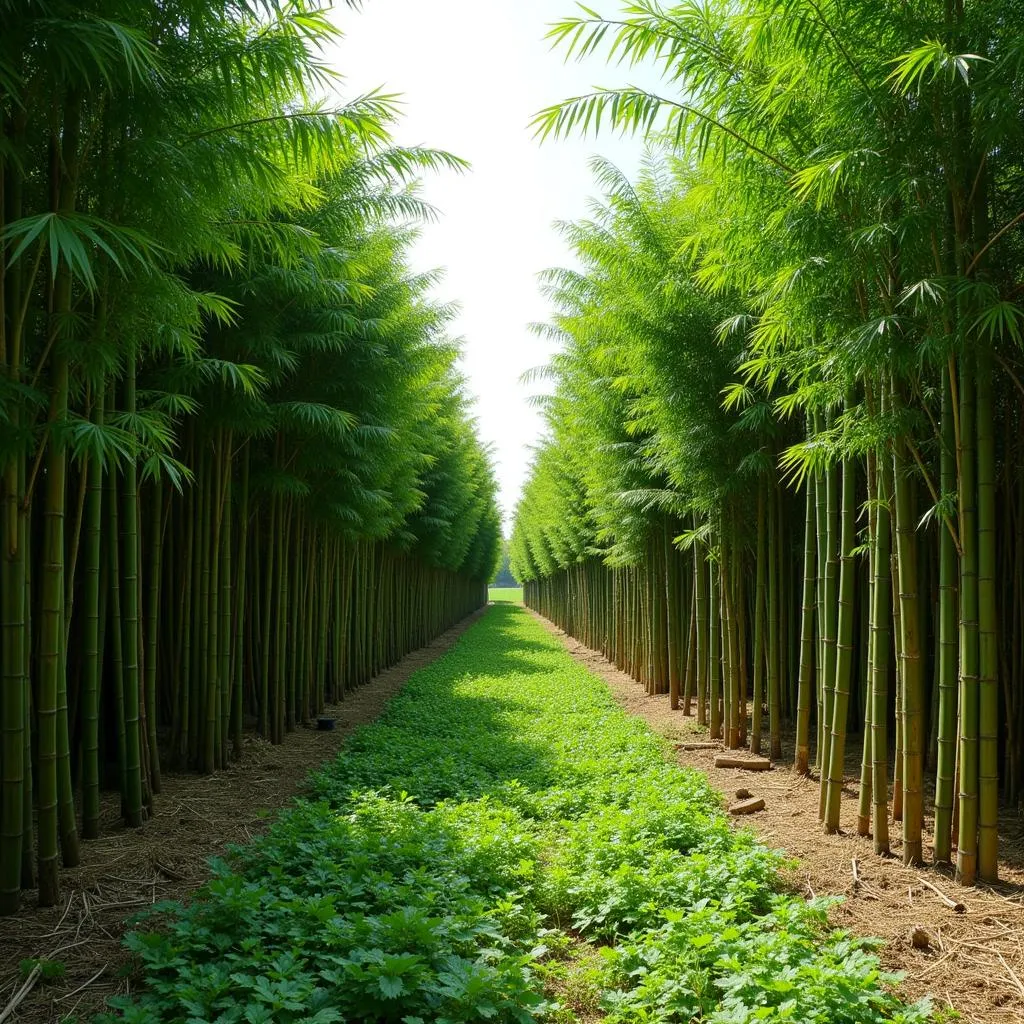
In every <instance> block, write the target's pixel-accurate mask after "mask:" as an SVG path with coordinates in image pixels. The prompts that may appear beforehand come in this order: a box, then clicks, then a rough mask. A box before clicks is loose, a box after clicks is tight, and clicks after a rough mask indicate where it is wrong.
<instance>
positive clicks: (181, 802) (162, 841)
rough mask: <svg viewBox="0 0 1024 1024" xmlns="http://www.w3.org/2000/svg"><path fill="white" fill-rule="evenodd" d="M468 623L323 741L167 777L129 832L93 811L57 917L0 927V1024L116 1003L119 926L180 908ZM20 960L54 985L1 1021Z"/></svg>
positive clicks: (121, 980)
mask: <svg viewBox="0 0 1024 1024" xmlns="http://www.w3.org/2000/svg"><path fill="white" fill-rule="evenodd" d="M479 614H481V613H477V615H474V616H471V617H470V618H468V619H466V620H464V621H463V622H461V623H460V624H459V625H457V626H455V627H453V628H452V629H450V630H449V631H448V632H447V633H444V634H443V635H442V636H440V637H438V638H437V639H436V640H434V641H433V643H431V644H429V645H428V646H427V647H423V648H421V649H420V650H418V651H414V652H413V653H412V654H410V655H408V656H407V657H405V658H404V659H403V660H402V661H401V662H399V663H398V664H397V665H395V666H394V667H393V668H390V669H388V670H387V671H385V672H382V673H381V674H380V675H378V676H377V677H376V678H375V679H373V680H372V681H371V682H370V683H368V684H367V685H365V686H363V687H360V688H359V689H358V690H355V691H354V692H352V693H350V694H349V695H348V696H347V697H346V699H345V701H344V702H343V703H341V704H335V705H332V706H330V707H329V708H327V709H326V710H325V712H324V713H325V714H326V715H330V716H333V717H335V718H336V719H337V724H336V726H335V728H334V730H333V731H330V732H318V731H317V730H316V729H312V728H303V729H299V730H297V731H296V732H294V733H291V734H290V735H288V736H286V737H285V741H284V743H283V744H281V745H280V746H276V747H275V746H271V745H270V744H269V743H267V742H265V741H264V740H261V739H258V738H256V737H250V738H248V739H247V740H246V744H245V750H244V753H243V755H242V757H241V758H239V759H238V760H237V761H235V762H233V763H232V764H231V766H230V767H229V768H227V769H225V770H224V771H221V772H217V773H216V774H215V775H206V776H199V775H187V774H167V775H165V776H164V779H163V789H162V792H161V793H160V795H159V796H158V797H157V799H156V810H155V813H154V815H153V816H152V817H151V818H150V819H149V820H148V821H147V822H146V823H145V825H144V826H143V827H142V828H141V829H138V830H136V831H129V830H127V829H126V828H124V826H123V825H122V824H121V823H120V815H119V804H118V800H117V798H116V796H114V795H108V797H107V799H105V801H104V805H103V830H102V838H100V839H98V840H96V841H94V842H89V843H83V844H82V864H81V865H80V866H79V867H77V868H73V869H70V870H65V871H62V872H61V893H62V899H61V902H60V904H59V905H58V906H56V907H51V908H40V907H37V906H36V905H35V894H34V893H32V892H27V893H26V894H25V899H24V905H23V908H22V910H21V912H20V913H19V914H17V915H16V916H14V917H11V918H4V919H2V920H0V1019H2V1020H4V1024H52V1022H57V1021H63V1020H65V1019H69V1020H74V1019H77V1020H79V1021H87V1020H89V1019H91V1015H92V1014H93V1013H96V1012H98V1011H99V1010H101V1009H102V1008H103V1004H104V1002H105V1000H106V999H107V998H108V997H109V996H110V995H113V994H114V993H117V992H127V991H129V990H130V987H131V985H132V984H133V979H132V978H131V976H130V975H127V973H126V968H128V966H129V965H130V960H129V957H128V954H127V953H126V951H125V950H124V949H123V947H122V945H121V939H122V937H123V935H124V932H125V930H126V918H128V917H130V916H131V915H133V914H135V913H137V912H138V911H141V910H143V909H144V908H146V907H148V906H150V905H151V904H153V903H155V902H156V901H158V900H164V899H175V900H181V899H187V898H188V896H189V894H190V893H192V892H193V891H194V890H195V889H196V888H197V887H198V886H200V885H201V884H202V883H203V882H204V881H205V880H206V878H207V876H208V871H207V861H208V859H209V858H210V857H211V856H214V855H216V854H218V853H220V852H222V851H223V848H224V846H225V845H227V844H229V843H248V842H251V841H252V840H253V839H255V838H256V837H258V835H259V834H260V832H261V831H262V830H263V829H264V827H265V826H266V825H267V823H268V821H269V820H270V819H271V818H272V817H273V814H274V812H275V811H277V810H279V809H280V808H281V807H284V806H285V805H286V804H288V803H289V802H290V801H291V799H292V798H293V797H294V796H296V795H297V793H299V792H300V790H301V788H302V785H303V782H304V781H305V779H306V777H307V776H308V775H309V773H310V772H311V771H312V770H313V769H314V768H316V767H318V766H319V765H321V764H323V763H324V762H325V761H327V760H329V759H330V758H332V757H334V756H335V755H336V754H337V753H338V751H339V750H340V749H341V747H342V746H343V745H344V742H345V740H346V738H347V737H348V736H349V735H350V734H351V733H352V731H353V730H354V729H355V728H357V727H358V726H360V725H363V724H365V723H367V722H370V721H372V720H373V719H374V718H376V717H377V716H378V715H379V714H380V713H381V711H382V710H383V709H384V705H385V704H387V702H388V701H389V700H390V699H391V697H392V696H394V694H395V693H397V692H398V691H399V690H400V689H401V688H402V686H403V685H404V684H405V682H406V680H408V678H409V677H410V676H411V675H412V674H413V673H414V672H415V671H416V670H417V669H419V668H422V667H424V666H425V665H429V664H430V663H431V662H432V661H434V660H436V659H437V658H438V657H440V656H441V655H442V654H443V653H444V652H445V651H446V650H447V649H448V648H449V647H451V645H452V644H453V643H454V642H455V641H456V639H458V637H459V636H460V635H461V634H462V633H463V632H465V630H466V629H467V628H468V627H469V626H470V625H471V624H472V622H473V621H475V619H476V618H478V617H479ZM27 958H46V959H49V960H59V961H61V962H63V964H64V965H65V975H64V977H63V978H62V979H60V980H58V981H55V982H51V983H46V984H44V983H41V982H40V983H37V984H36V985H35V987H34V988H33V989H32V991H31V992H30V994H29V996H28V998H26V999H25V1000H24V1001H23V1002H22V1003H21V1005H20V1006H18V1007H17V1009H15V1010H14V1012H13V1014H12V1015H10V1016H8V1017H6V1018H4V1017H3V1014H4V1011H5V1007H7V1006H8V1003H9V1001H10V1000H11V998H12V996H13V995H14V993H15V992H16V991H17V990H18V989H19V988H20V987H21V985H22V982H23V979H22V976H21V973H22V972H21V971H20V968H19V964H20V962H21V961H22V960H23V959H27Z"/></svg>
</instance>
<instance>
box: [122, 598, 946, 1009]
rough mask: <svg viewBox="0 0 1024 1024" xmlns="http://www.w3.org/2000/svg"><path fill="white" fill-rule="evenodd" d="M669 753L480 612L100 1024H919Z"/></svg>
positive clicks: (553, 646) (154, 939) (510, 626)
mask: <svg viewBox="0 0 1024 1024" xmlns="http://www.w3.org/2000/svg"><path fill="white" fill-rule="evenodd" d="M665 755H666V745H665V743H664V741H663V740H661V739H659V738H658V737H656V736H655V735H654V734H653V733H652V732H651V731H650V730H649V729H648V727H647V726H646V725H645V724H644V723H643V722H642V721H640V720H639V719H636V718H631V717H629V716H627V715H626V714H625V713H624V712H623V711H622V710H621V709H620V708H619V707H618V706H617V705H616V704H615V702H614V700H613V699H612V697H611V695H610V694H609V692H608V690H607V688H606V687H605V686H604V684H603V683H601V682H600V680H598V679H597V678H596V677H594V676H593V675H591V674H590V673H588V672H587V671H586V670H585V669H584V668H583V667H582V666H581V665H579V664H577V663H576V662H575V661H573V659H572V658H570V657H569V655H568V654H567V653H566V652H565V650H564V648H563V647H562V646H561V645H560V644H559V643H558V641H557V640H555V639H554V638H553V637H551V636H550V635H549V634H548V633H547V632H546V631H545V630H544V628H543V627H542V626H541V625H540V624H538V623H537V622H535V621H533V620H532V619H531V617H530V616H529V615H528V614H527V613H526V612H525V611H524V610H523V609H521V608H516V607H514V606H510V605H505V604H500V605H496V606H495V607H493V608H492V609H491V610H490V611H489V612H488V614H487V615H486V616H485V617H484V618H483V619H482V620H481V621H480V622H478V623H476V624H475V625H474V626H473V627H472V628H471V629H470V630H469V631H467V633H466V634H465V635H464V636H463V637H462V638H461V639H460V640H459V641H458V643H457V644H456V645H455V646H454V647H453V648H452V650H451V651H449V652H448V653H447V654H446V655H445V656H444V657H442V658H441V659H439V660H438V661H436V662H434V663H433V664H432V665H430V666H428V667H427V668H424V669H422V670H421V671H419V672H418V673H416V675H415V676H413V677H412V679H411V680H410V681H409V683H408V684H407V686H406V688H405V689H404V690H403V691H402V692H401V693H400V694H399V695H398V696H397V697H395V698H394V700H392V702H391V703H390V704H389V705H388V707H387V709H386V710H385V712H384V714H383V715H382V716H381V718H380V719H379V720H378V721H377V722H375V723H373V724H372V725H369V726H366V727H364V728H362V729H360V730H359V731H358V732H356V733H355V734H354V735H353V736H352V738H351V739H350V741H349V743H348V745H347V747H346V748H345V750H344V751H343V752H342V753H341V754H340V755H339V756H338V758H337V759H336V760H334V761H333V762H331V763H329V764H328V765H326V766H325V767H324V768H323V770H322V771H320V772H319V773H318V774H317V775H316V777H315V779H314V781H313V796H314V800H315V801H316V802H312V801H303V802H299V803H297V804H296V805H295V806H294V807H293V808H291V809H288V810H286V811H284V812H283V813H282V814H281V815H280V817H279V819H278V820H277V822H276V823H275V824H274V825H273V826H272V828H271V829H270V831H269V833H268V835H267V836H265V837H263V838H261V839H260V840H259V841H258V842H257V843H254V844H252V845H250V846H246V847H243V848H239V849H236V850H235V851H234V852H233V853H232V854H231V856H230V857H229V858H228V859H226V860H224V861H220V862H218V863H217V864H216V866H215V867H216V871H215V877H214V879H213V880H212V881H211V882H210V883H209V884H208V885H207V886H206V887H205V888H204V889H203V890H201V891H200V893H199V894H198V896H197V898H196V900H195V901H194V902H193V904H192V905H191V906H190V907H188V908H180V907H177V906H174V905H170V906H165V907H163V908H161V909H163V910H166V911H169V915H168V917H166V918H165V919H164V923H165V927H164V928H163V930H161V931H158V932H155V933H151V934H138V935H136V936H135V937H133V938H132V939H131V940H130V941H131V945H132V948H134V949H135V950H136V951H137V952H138V953H139V954H140V956H141V958H142V962H143V971H144V975H145V979H146V982H147V984H146V985H145V986H144V987H143V989H142V993H141V994H140V995H139V996H138V997H137V1000H136V1001H125V1002H123V1003H121V1004H119V1005H120V1006H121V1007H122V1011H121V1012H122V1013H123V1014H124V1016H123V1018H118V1019H123V1020H127V1021H129V1022H135V1024H143V1022H145V1024H156V1022H170V1021H173V1022H175V1024H178V1022H181V1024H186V1022H190V1021H204V1022H211V1024H243V1022H244V1024H270V1022H273V1024H299V1022H305V1024H333V1022H339V1021H348V1022H355V1021H374V1022H387V1024H392V1022H394V1024H428V1022H436V1024H457V1022H470V1021H490V1022H499V1024H504V1022H518V1024H528V1022H531V1021H544V1020H548V1021H553V1022H559V1024H568V1022H572V1021H575V1020H578V1019H579V1016H580V1015H582V1016H585V1017H587V1018H588V1019H591V1018H592V1014H593V1013H594V1012H595V1011H596V1010H597V1009H598V1008H600V1012H601V1013H603V1014H604V1016H605V1019H606V1020H608V1021H610V1022H613V1024H614V1022H626V1021H629V1022H666V1024H667V1022H677V1021H678V1022H688V1021H691V1020H701V1021H706V1022H713V1024H753V1022H755V1021H765V1020H767V1021H790V1022H801V1024H826V1022H827V1024H881V1022H884V1021H893V1022H901V1024H911V1022H922V1021H925V1020H927V1019H928V1012H927V1010H926V1009H925V1008H924V1007H921V1006H914V1007H905V1006H903V1005H902V1004H901V1003H900V1002H899V1001H898V1000H897V999H896V998H895V997H893V996H892V995H891V994H890V993H889V992H888V991H887V989H886V985H885V983H886V981H887V977H886V976H885V975H883V974H882V973H881V972H880V970H879V967H878V963H877V961H876V959H875V958H874V956H873V955H872V954H871V953H870V951H869V950H868V949H866V948H865V944H864V943H863V942H862V941H859V940H855V939H853V938H850V937H848V936H846V935H843V934H841V933H835V932H831V931H830V930H829V928H828V925H827V921H826V913H827V907H828V902H827V901H824V900H816V901H810V902H808V901H805V900H803V899H800V898H796V897H794V896H792V895H788V894H784V893H781V892H780V891H779V890H778V877H777V871H778V867H779V865H780V859H779V857H778V856H777V855H776V854H775V853H772V852H771V851H769V850H767V849H766V848H764V847H763V846H761V845H760V844H759V843H757V841H756V840H755V839H754V837H753V835H752V834H750V833H749V832H746V831H736V830H734V829H733V828H732V827H731V826H730V824H729V822H728V821H727V820H726V818H725V816H724V815H723V814H722V812H721V809H720V806H719V798H718V796H717V794H716V793H715V792H714V791H713V790H712V789H711V787H710V785H709V784H708V782H707V780H706V779H705V778H704V777H703V776H702V775H700V774H698V773H696V772H691V771H685V770H683V769H681V768H679V767H678V766H676V765H675V764H672V763H669V761H668V760H667V759H666V756H665ZM110 1019H111V1020H113V1019H114V1018H110Z"/></svg>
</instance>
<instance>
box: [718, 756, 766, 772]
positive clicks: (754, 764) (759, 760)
mask: <svg viewBox="0 0 1024 1024" xmlns="http://www.w3.org/2000/svg"><path fill="white" fill-rule="evenodd" d="M715 767H716V768H742V769H743V770H744V771H748V772H767V771H771V767H772V763H771V761H769V760H768V758H767V757H730V755H729V754H719V755H718V757H716V758H715Z"/></svg>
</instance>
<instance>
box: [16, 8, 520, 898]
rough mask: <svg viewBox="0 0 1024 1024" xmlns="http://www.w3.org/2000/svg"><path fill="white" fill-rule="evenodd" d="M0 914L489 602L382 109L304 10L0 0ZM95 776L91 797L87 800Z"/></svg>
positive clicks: (386, 107)
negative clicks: (173, 789) (335, 67)
mask: <svg viewBox="0 0 1024 1024" xmlns="http://www.w3.org/2000/svg"><path fill="white" fill-rule="evenodd" d="M0 20H2V24H3V31H2V32H0V538H2V549H0V553H2V557H0V913H12V912H14V911H16V910H17V909H18V907H19V904H20V901H21V898H22V893H23V891H25V890H31V889H33V888H38V898H39V902H40V903H41V904H43V905H52V904H54V903H55V902H56V901H57V899H58V895H59V867H60V865H61V864H63V865H64V866H65V867H71V866H74V865H75V864H76V863H78V859H79V855H80V850H79V840H80V839H81V838H85V839H90V838H94V837H96V836H97V835H98V834H99V832H100V830H101V828H102V827H103V825H104V822H106V821H109V820H110V817H111V814H110V812H111V810H113V815H114V816H115V817H116V816H117V814H118V812H120V816H121V817H122V818H123V820H124V821H125V822H126V823H127V824H128V825H129V826H132V827H135V826H139V825H141V824H142V823H143V822H144V820H145V819H146V816H147V814H148V812H149V810H150V809H151V808H152V806H153V803H154V801H155V800H156V799H157V798H158V797H157V794H159V791H160V783H161V774H162V772H164V771H166V770H167V769H168V768H170V769H173V770H183V769H184V770H198V771H203V772H212V771H215V770H216V769H218V768H220V767H222V766H224V765H225V764H226V763H227V762H228V760H229V759H230V758H231V757H233V756H237V754H238V753H239V752H240V751H241V749H242V746H243V742H244V737H245V734H246V732H247V731H251V730H253V729H255V730H257V731H258V732H259V733H260V734H261V735H262V736H265V737H267V738H268V739H270V740H271V741H273V742H280V741H281V740H282V738H283V736H284V734H285V733H286V732H288V731H289V730H292V729H294V728H296V727H297V726H298V725H299V724H300V723H303V722H306V721H308V720H309V719H310V717H311V716H314V715H315V714H316V713H317V712H318V711H319V710H320V709H321V708H322V707H323V706H324V704H325V703H326V702H328V701H335V700H340V699H342V698H343V697H344V695H345V693H346V692H347V691H349V690H350V689H351V688H352V687H355V686H359V685H361V684H362V683H364V682H366V681H367V680H368V679H370V678H371V677H372V676H373V675H374V674H376V673H377V672H379V671H380V670H381V669H382V668H384V667H385V666H388V665H391V664H393V663H394V662H395V661H397V660H398V659H399V658H401V657H402V655H403V654H405V653H406V652H407V651H409V650H411V649H413V648H415V647H418V646H420V645H422V644H424V643H426V642H427V641H428V640H430V639H431V638H432V637H434V636H435V635H437V634H438V633H439V632H440V631H442V630H444V629H445V628H446V627H448V626H449V625H451V624H452V623H454V622H455V621H457V620H459V619H460V618H462V617H464V616H465V615H466V614H468V613H469V612H470V611H472V610H473V609H475V608H477V607H479V606H480V605H481V604H483V603H484V602H485V601H486V583H487V580H488V579H489V578H490V576H491V574H492V570H493V568H494V565H495V563H496V560H497V557H498V554H499V550H500V546H501V536H500V525H499V518H498V512H497V509H496V506H495V500H494V495H495V483H494V477H493V472H492V468H491V464H490V458H489V455H488V453H487V451H486V450H485V449H484V448H483V446H482V445H481V443H480V441H479V439H478V438H477V436H476V433H475V429H474V426H473V421H472V419H471V415H470V409H469V407H468V402H467V400H466V398H465V396H464V394H463V383H462V379H461V377H460V375H459V373H458V370H457V368H456V360H457V358H458V348H457V346H456V345H455V344H454V343H452V342H451V341H450V340H449V339H448V338H447V336H446V333H445V332H446V325H447V324H448V322H449V320H450V318H451V315H452V313H451V309H450V308H449V307H447V306H446V305H444V304H442V303H438V302H436V301H435V300H432V299H431V298H429V297H428V295H427V291H428V289H429V288H430V286H431V285H432V283H433V282H434V280H435V277H436V275H434V274H431V273H420V272H415V271H413V270H412V269H411V268H410V266H409V264H408V259H407V254H408V252H409V249H410V246H411V244H412V242H413V240H414V238H415V234H416V225H417V224H418V223H419V222H420V221H422V219H423V218H425V217H430V216H432V215H433V211H432V210H430V208H429V207H427V206H426V205H425V204H424V203H423V202H422V200H420V199H419V197H418V194H417V188H418V185H417V176H418V175H419V174H421V173H422V172H425V171H430V170H432V169H449V170H455V171H458V170H461V169H462V167H463V164H462V162H461V161H459V160H458V159H457V158H455V157H453V156H451V155H449V154H447V153H443V152H439V151H434V150H429V149H416V148H412V149H410V148H403V147H399V146H396V145H395V144H394V143H393V141H392V139H391V137H390V125H391V124H392V122H393V120H394V117H395V105H394V102H393V100H392V99H391V98H389V97H387V96H381V95H370V96H364V97H361V98H358V99H355V100H352V101H341V100H339V99H338V97H337V91H336V90H337V86H338V83H337V81H336V78H335V75H334V73H333V72H332V71H330V69H329V68H328V66H327V65H326V64H325V62H324V60H323V54H322V48H323V47H324V46H325V45H327V44H330V43H332V42H333V41H334V39H335V38H336V36H337V34H338V33H337V28H336V27H335V26H334V25H333V24H332V22H331V21H330V20H329V19H328V17H327V15H326V14H325V13H324V12H322V11H319V10H316V9H313V8H311V7H310V5H308V4H307V3H305V2H303V0H280V2H279V0H252V2H249V0H222V2H219V3H210V2H209V0H202V2H198V0H197V2H191V0H172V2H170V3H168V2H165V0H159V2H156V0H117V2H112V3H104V2H102V0H101V2H99V3H95V4H90V5H87V6H86V7H83V6H82V5H80V4H73V3H66V2H63V0H32V2H29V3H23V2H21V0H0ZM105 792H112V793H114V794H116V795H117V800H116V802H115V804H114V807H113V808H111V807H110V805H109V802H107V803H105V801H104V793H105Z"/></svg>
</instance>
